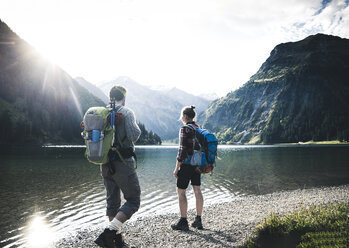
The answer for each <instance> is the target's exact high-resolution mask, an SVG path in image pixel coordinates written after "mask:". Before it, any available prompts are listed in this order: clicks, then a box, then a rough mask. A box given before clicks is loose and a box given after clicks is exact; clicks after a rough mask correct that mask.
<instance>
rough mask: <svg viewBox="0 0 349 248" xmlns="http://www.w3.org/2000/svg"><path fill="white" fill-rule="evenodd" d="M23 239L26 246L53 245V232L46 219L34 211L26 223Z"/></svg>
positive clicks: (36, 247) (42, 247) (38, 247)
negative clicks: (26, 227)
mask: <svg viewBox="0 0 349 248" xmlns="http://www.w3.org/2000/svg"><path fill="white" fill-rule="evenodd" d="M24 239H25V240H26V244H25V245H24V247H28V248H48V247H53V241H54V233H53V231H52V229H51V228H50V226H49V224H48V222H47V220H46V219H45V218H44V217H43V216H41V215H40V214H39V213H36V214H35V215H34V216H33V218H32V219H31V220H30V222H29V224H28V229H27V230H26V231H25V236H24Z"/></svg>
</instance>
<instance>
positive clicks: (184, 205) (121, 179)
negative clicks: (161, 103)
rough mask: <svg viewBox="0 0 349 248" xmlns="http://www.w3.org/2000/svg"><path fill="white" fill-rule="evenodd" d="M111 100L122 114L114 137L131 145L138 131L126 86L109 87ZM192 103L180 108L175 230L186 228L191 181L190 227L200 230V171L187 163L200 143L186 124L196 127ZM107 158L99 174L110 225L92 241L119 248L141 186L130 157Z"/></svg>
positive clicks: (135, 207) (135, 209)
mask: <svg viewBox="0 0 349 248" xmlns="http://www.w3.org/2000/svg"><path fill="white" fill-rule="evenodd" d="M109 96H110V100H111V101H112V102H115V104H116V105H118V106H120V107H119V109H118V112H121V113H122V114H123V118H122V120H121V122H120V123H118V124H117V128H116V131H115V132H116V135H115V136H116V137H120V140H121V141H122V143H123V144H122V147H128V148H132V149H133V150H134V143H135V142H136V141H137V140H138V138H139V136H140V134H141V131H140V129H139V127H138V125H137V123H136V118H135V114H134V113H133V111H132V110H131V109H129V108H127V107H125V99H126V89H125V88H124V87H122V86H114V87H113V88H112V89H111V90H110V94H109ZM194 108H195V107H194V106H190V107H185V108H183V109H182V111H181V121H182V122H183V124H184V126H183V127H182V128H181V129H180V131H179V139H180V140H179V142H180V144H179V149H178V155H177V163H176V168H175V170H174V172H173V175H174V177H175V178H176V179H177V193H178V201H179V209H180V215H181V218H180V220H179V221H178V222H177V223H176V224H173V225H171V227H172V229H174V230H184V231H185V230H189V225H188V221H187V209H188V202H187V197H186V189H187V187H188V185H189V182H190V181H191V184H192V186H193V190H194V193H195V198H196V212H197V216H196V218H195V221H194V222H193V223H192V227H195V228H198V229H202V224H201V214H202V210H203V203H204V201H203V197H202V193H201V189H200V172H199V171H196V169H195V168H196V167H194V166H191V165H190V164H189V163H187V162H186V159H187V157H188V156H189V155H192V154H193V150H194V149H199V144H198V143H197V141H196V139H195V131H194V130H193V129H191V128H189V127H188V126H186V125H187V124H191V125H192V126H194V127H199V126H198V125H197V124H196V123H195V121H194V119H195V115H196V113H195V111H194ZM111 155H112V156H110V158H111V159H110V161H109V162H108V163H107V164H103V165H101V174H102V177H103V179H104V185H105V188H106V191H107V211H106V215H107V216H108V218H109V225H108V227H107V228H106V229H105V230H104V232H103V233H101V234H100V235H99V236H98V238H97V239H96V240H95V243H96V244H97V245H99V246H100V247H107V248H115V247H117V248H119V247H128V245H127V244H126V243H125V242H124V239H123V237H122V235H121V228H122V226H123V224H124V223H125V222H126V221H127V220H128V219H130V218H131V216H132V215H133V214H134V213H135V212H137V211H138V208H139V206H140V194H141V190H140V186H139V181H138V177H137V174H136V171H135V168H134V163H135V162H134V159H133V157H132V156H131V157H124V161H126V164H125V163H124V162H122V161H120V159H118V156H115V154H111ZM120 192H122V193H123V195H124V198H125V200H126V202H125V204H123V206H121V196H120Z"/></svg>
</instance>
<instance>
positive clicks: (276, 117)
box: [201, 34, 349, 144]
mask: <svg viewBox="0 0 349 248" xmlns="http://www.w3.org/2000/svg"><path fill="white" fill-rule="evenodd" d="M348 96H349V40H348V39H342V38H340V37H335V36H330V35H324V34H317V35H312V36H309V37H307V38H306V39H304V40H301V41H298V42H289V43H284V44H280V45H277V46H276V47H275V48H274V49H273V50H272V52H271V54H270V56H269V58H268V59H267V60H266V61H265V62H264V63H263V65H262V66H261V68H260V69H259V70H258V71H257V73H256V74H255V75H253V76H252V77H251V78H250V80H249V81H248V82H247V83H245V84H244V85H243V86H242V87H241V88H240V89H238V90H236V91H234V92H231V93H229V94H228V95H226V96H225V97H223V98H220V99H218V100H216V101H214V102H213V103H212V104H211V105H210V106H209V108H208V109H207V110H206V111H205V113H204V114H202V116H201V118H203V119H204V122H203V124H204V126H205V127H206V128H208V129H211V130H213V131H215V132H216V133H217V135H218V138H219V139H220V140H221V141H223V142H225V143H250V144H258V143H264V144H270V143H284V142H299V141H309V140H314V141H320V140H346V141H348V140H349V97H348Z"/></svg>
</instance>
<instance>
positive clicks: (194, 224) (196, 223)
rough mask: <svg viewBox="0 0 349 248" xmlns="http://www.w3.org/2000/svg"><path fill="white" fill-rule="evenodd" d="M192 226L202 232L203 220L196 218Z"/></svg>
mask: <svg viewBox="0 0 349 248" xmlns="http://www.w3.org/2000/svg"><path fill="white" fill-rule="evenodd" d="M191 226H192V227H195V228H197V229H199V230H202V229H203V227H202V223H201V218H199V217H195V220H194V222H193V223H191Z"/></svg>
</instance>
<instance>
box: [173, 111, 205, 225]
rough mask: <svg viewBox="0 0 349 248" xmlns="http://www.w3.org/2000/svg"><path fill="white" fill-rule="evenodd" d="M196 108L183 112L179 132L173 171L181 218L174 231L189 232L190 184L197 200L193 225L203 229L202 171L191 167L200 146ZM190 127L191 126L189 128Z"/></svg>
mask: <svg viewBox="0 0 349 248" xmlns="http://www.w3.org/2000/svg"><path fill="white" fill-rule="evenodd" d="M194 109H195V107H194V106H187V107H184V108H183V109H182V111H181V117H180V119H181V121H182V122H183V124H184V126H183V127H181V129H180V130H179V149H178V154H177V163H176V168H175V170H174V171H173V175H174V177H175V178H176V179H177V194H178V202H179V209H180V214H181V218H180V220H179V221H178V222H177V223H176V224H173V225H171V227H172V229H173V230H184V231H187V230H189V226H188V220H187V210H188V201H187V196H186V190H187V188H188V185H189V182H191V185H192V187H193V190H194V194H195V199H196V214H197V216H196V218H195V221H194V222H193V223H192V227H195V228H198V229H202V228H203V227H202V223H201V215H202V211H203V205H204V199H203V196H202V193H201V189H200V185H201V176H200V170H199V169H198V168H197V167H196V166H191V165H190V156H191V155H193V151H194V150H199V149H200V146H199V143H198V142H197V140H196V139H195V130H194V129H196V128H199V126H198V125H197V124H196V123H195V116H196V113H195V110H194ZM189 125H190V126H189Z"/></svg>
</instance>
